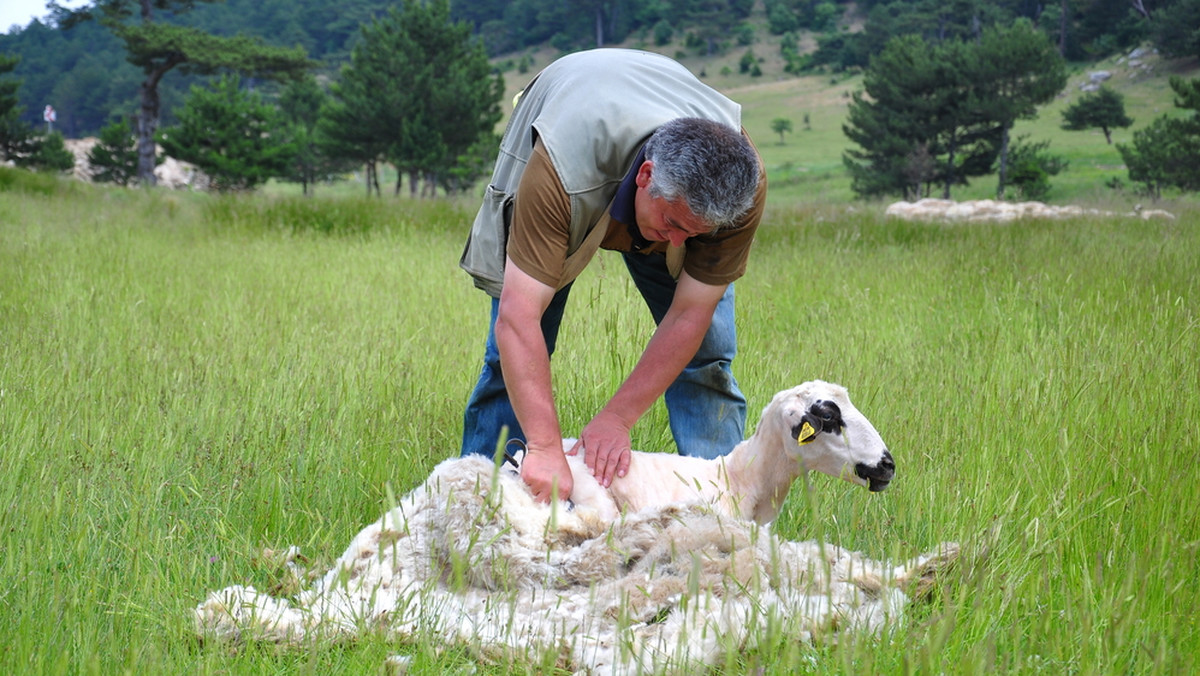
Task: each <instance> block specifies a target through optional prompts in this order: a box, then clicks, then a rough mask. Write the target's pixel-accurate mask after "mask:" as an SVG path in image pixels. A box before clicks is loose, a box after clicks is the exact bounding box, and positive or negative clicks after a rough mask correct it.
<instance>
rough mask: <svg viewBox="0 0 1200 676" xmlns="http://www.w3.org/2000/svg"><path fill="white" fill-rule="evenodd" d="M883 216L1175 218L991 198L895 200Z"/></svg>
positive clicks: (1006, 219)
mask: <svg viewBox="0 0 1200 676" xmlns="http://www.w3.org/2000/svg"><path fill="white" fill-rule="evenodd" d="M884 215H885V216H891V217H896V218H903V219H905V220H910V221H913V220H925V221H932V220H946V221H954V222H979V221H988V222H1001V223H1007V222H1011V221H1015V220H1017V219H1021V218H1079V217H1084V216H1087V217H1091V216H1106V217H1115V216H1129V217H1135V218H1141V219H1142V220H1149V219H1151V218H1161V219H1166V220H1175V215H1174V214H1172V213H1170V212H1168V211H1163V210H1161V209H1148V210H1144V209H1142V206H1141V205H1140V204H1139V205H1136V206H1134V208H1133V211H1132V212H1131V213H1128V214H1120V213H1117V212H1114V211H1102V210H1100V209H1085V208H1083V207H1079V206H1074V205H1066V206H1050V205H1047V204H1043V203H1042V202H997V201H995V200H971V201H967V202H954V201H952V200H939V199H932V198H926V199H922V200H918V201H916V202H903V201H902V202H895V203H893V204H890V205H888V207H887V209H886V210H885V211H884Z"/></svg>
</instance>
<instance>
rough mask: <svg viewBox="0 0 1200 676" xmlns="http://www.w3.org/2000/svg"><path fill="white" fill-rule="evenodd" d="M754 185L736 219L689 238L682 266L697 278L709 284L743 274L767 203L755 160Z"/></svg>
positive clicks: (764, 181)
mask: <svg viewBox="0 0 1200 676" xmlns="http://www.w3.org/2000/svg"><path fill="white" fill-rule="evenodd" d="M758 166H759V170H758V188H757V190H755V192H754V204H753V205H752V206H751V207H750V209H749V210H748V211H747V212H746V213H745V214H744V215H743V216H742V217H741V218H740V219H738V222H737V223H736V224H734V225H732V226H730V227H728V228H724V229H722V230H719V231H717V232H715V233H713V234H711V235H701V236H698V237H690V238H688V240H687V252H686V254H685V255H684V258H683V269H684V270H686V271H687V273H688V275H689V276H690V277H692V278H693V279H696V280H697V281H700V282H703V283H705V284H711V285H713V286H720V285H722V284H729V283H731V282H734V281H736V280H737V279H738V278H740V277H741V276H742V275H744V274H746V262H747V261H748V260H749V258H750V247H751V245H752V244H753V243H754V235H755V233H756V232H758V224H759V221H761V220H762V215H763V210H764V209H765V208H766V204H767V172H766V168H765V167H764V166H763V164H762V160H761V159H759V164H758Z"/></svg>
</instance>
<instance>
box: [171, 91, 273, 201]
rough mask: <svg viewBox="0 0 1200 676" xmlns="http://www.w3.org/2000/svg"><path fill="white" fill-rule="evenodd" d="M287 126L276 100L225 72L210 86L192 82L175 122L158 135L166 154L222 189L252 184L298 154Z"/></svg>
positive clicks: (258, 182) (229, 189)
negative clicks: (273, 102) (274, 103)
mask: <svg viewBox="0 0 1200 676" xmlns="http://www.w3.org/2000/svg"><path fill="white" fill-rule="evenodd" d="M287 132H288V125H287V124H286V123H285V122H284V120H283V116H282V115H281V114H280V113H279V111H278V110H277V109H276V108H275V107H274V106H271V105H269V104H267V103H264V102H263V100H262V97H261V96H259V95H258V93H257V92H247V91H244V90H243V89H242V88H241V78H239V77H238V76H236V75H227V76H224V77H222V78H221V79H220V81H218V82H217V83H216V85H215V86H214V87H213V88H212V89H207V88H204V87H200V86H194V87H192V88H191V91H190V92H189V93H188V97H187V101H186V103H185V104H184V107H183V110H181V111H179V124H178V125H177V126H174V127H169V128H167V129H164V130H163V132H162V135H161V137H160V141H161V143H162V146H163V150H165V151H166V152H167V153H168V154H169V155H171V156H172V157H176V158H178V159H181V160H184V161H185V162H191V163H192V164H194V165H196V166H197V167H199V168H200V170H201V171H203V172H204V173H205V174H207V175H208V176H209V178H211V179H212V184H213V187H214V188H216V189H217V190H220V191H222V192H226V191H235V190H252V189H254V188H255V187H257V186H258V185H260V184H261V183H263V182H265V181H266V180H267V179H269V178H272V177H275V176H281V175H283V174H284V173H285V172H286V171H287V167H288V165H289V163H290V162H291V161H292V159H293V157H294V156H295V154H296V147H295V144H294V143H293V141H292V139H291V138H289V136H288V133H287Z"/></svg>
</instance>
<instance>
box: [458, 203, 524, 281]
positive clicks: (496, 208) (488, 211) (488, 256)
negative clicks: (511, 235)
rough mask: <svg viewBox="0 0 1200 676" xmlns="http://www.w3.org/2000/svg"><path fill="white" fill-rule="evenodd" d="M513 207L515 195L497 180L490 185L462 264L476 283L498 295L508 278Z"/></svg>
mask: <svg viewBox="0 0 1200 676" xmlns="http://www.w3.org/2000/svg"><path fill="white" fill-rule="evenodd" d="M512 211H513V196H512V195H510V194H508V193H506V192H504V191H502V190H500V189H498V188H497V187H496V186H495V185H494V184H493V185H489V186H488V187H487V190H486V191H484V195H483V204H482V205H480V207H479V213H478V214H476V215H475V223H474V224H472V225H471V236H470V237H468V238H467V245H466V247H465V248H464V249H463V254H462V258H461V259H460V260H459V266H461V267H462V268H463V269H464V270H466V271H467V272H468V273H470V275H471V276H472V277H474V278H475V286H477V287H479V288H481V289H483V290H484V291H487V292H488V293H489V294H491V295H493V296H496V297H498V296H499V295H500V286H501V284H502V283H503V282H504V257H505V254H506V251H507V248H508V231H509V228H510V227H511V225H512Z"/></svg>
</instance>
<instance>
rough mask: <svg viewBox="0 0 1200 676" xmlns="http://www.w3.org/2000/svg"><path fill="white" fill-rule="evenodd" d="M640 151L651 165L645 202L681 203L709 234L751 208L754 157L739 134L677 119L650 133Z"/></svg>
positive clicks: (755, 184)
mask: <svg viewBox="0 0 1200 676" xmlns="http://www.w3.org/2000/svg"><path fill="white" fill-rule="evenodd" d="M645 150H646V159H647V160H649V161H651V162H653V163H654V168H653V169H652V170H651V173H650V185H649V186H648V187H647V190H648V191H649V193H650V196H651V197H661V198H663V199H665V200H667V201H668V202H674V201H675V200H677V199H681V198H682V199H683V200H684V202H685V203H686V204H687V205H688V208H689V209H691V211H692V213H693V214H695V215H696V216H698V217H699V218H700V219H702V220H703V221H704V222H706V223H708V224H710V225H712V226H713V231H716V230H720V229H722V228H726V227H729V226H731V225H733V224H734V223H735V222H736V221H737V219H738V218H739V217H741V216H742V215H743V214H745V213H746V212H747V211H749V210H750V207H752V206H753V205H754V194H755V192H757V191H758V153H757V152H756V151H755V150H754V146H752V145H750V141H749V140H747V139H746V137H744V136H742V134H741V132H740V131H739V130H737V129H734V128H732V127H728V126H726V125H724V124H721V123H719V122H713V121H712V120H703V119H700V118H695V117H681V118H679V119H676V120H671V121H670V122H668V123H666V124H664V125H663V126H661V127H659V128H658V129H657V130H655V132H654V133H653V134H651V135H650V138H649V140H647V141H646V146H645Z"/></svg>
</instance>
